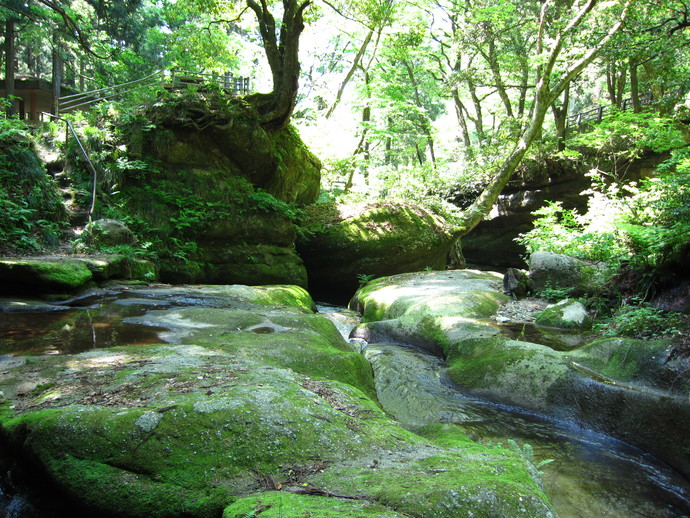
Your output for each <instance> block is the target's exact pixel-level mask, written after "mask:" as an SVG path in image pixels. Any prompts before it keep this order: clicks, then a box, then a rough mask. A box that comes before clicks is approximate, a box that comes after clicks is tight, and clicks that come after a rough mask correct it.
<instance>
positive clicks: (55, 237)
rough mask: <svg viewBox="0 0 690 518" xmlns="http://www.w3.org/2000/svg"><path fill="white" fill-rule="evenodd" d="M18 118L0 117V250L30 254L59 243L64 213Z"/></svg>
mask: <svg viewBox="0 0 690 518" xmlns="http://www.w3.org/2000/svg"><path fill="white" fill-rule="evenodd" d="M33 145H34V144H33V141H32V139H31V135H30V133H29V131H28V129H27V128H26V126H25V125H24V123H23V122H22V121H20V120H18V119H14V118H7V117H5V116H0V250H2V251H3V252H6V253H7V252H18V253H31V252H39V251H41V250H42V249H43V248H50V247H54V246H56V245H58V244H59V239H60V237H61V232H62V229H63V227H64V225H65V224H66V219H67V214H66V211H65V208H64V206H63V204H62V199H61V196H60V193H59V191H58V189H57V186H56V185H55V182H54V181H53V179H52V178H51V177H50V176H49V175H48V174H47V173H46V171H45V168H44V166H43V164H42V163H41V161H40V159H39V158H38V156H37V155H36V153H35V151H34V148H33Z"/></svg>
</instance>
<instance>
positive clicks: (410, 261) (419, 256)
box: [298, 202, 455, 293]
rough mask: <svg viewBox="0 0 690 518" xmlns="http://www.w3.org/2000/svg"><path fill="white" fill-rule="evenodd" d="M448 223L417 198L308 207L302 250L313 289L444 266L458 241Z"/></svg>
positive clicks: (346, 288) (339, 288)
mask: <svg viewBox="0 0 690 518" xmlns="http://www.w3.org/2000/svg"><path fill="white" fill-rule="evenodd" d="M454 241H455V240H454V239H453V236H452V235H451V233H450V228H449V226H448V225H447V224H446V223H445V222H444V220H443V219H442V218H441V217H440V216H438V215H436V214H434V213H433V212H432V211H430V210H428V209H426V208H424V207H421V206H419V205H416V204H413V203H400V202H396V203H377V204H351V205H338V204H335V203H318V204H315V205H311V206H309V207H307V209H306V216H305V219H304V221H303V226H302V232H301V235H300V238H299V240H298V252H299V254H300V256H301V257H302V258H303V259H304V262H305V264H306V267H307V272H308V274H309V287H310V290H311V291H316V292H317V293H318V292H319V291H321V292H325V291H331V292H333V291H335V292H339V293H352V292H353V291H354V290H355V289H356V288H357V286H358V284H359V280H360V279H361V278H372V277H380V276H384V275H392V274H396V273H404V272H413V271H418V270H424V269H429V268H431V269H435V270H438V269H444V268H445V265H446V262H447V259H448V255H449V252H450V251H451V249H452V247H453V243H454Z"/></svg>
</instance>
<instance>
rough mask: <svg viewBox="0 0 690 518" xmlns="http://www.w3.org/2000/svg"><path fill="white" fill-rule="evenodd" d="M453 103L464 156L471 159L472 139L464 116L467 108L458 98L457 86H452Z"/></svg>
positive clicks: (472, 152) (472, 153)
mask: <svg viewBox="0 0 690 518" xmlns="http://www.w3.org/2000/svg"><path fill="white" fill-rule="evenodd" d="M453 105H454V106H455V115H456V116H457V118H458V125H459V126H460V137H461V138H462V143H463V144H464V146H465V150H464V152H465V156H466V157H467V158H468V159H470V160H471V159H473V158H474V149H473V148H472V140H471V139H470V132H469V128H468V127H467V119H466V117H465V112H466V111H467V108H465V105H464V104H463V102H462V99H460V93H459V92H458V89H457V88H453Z"/></svg>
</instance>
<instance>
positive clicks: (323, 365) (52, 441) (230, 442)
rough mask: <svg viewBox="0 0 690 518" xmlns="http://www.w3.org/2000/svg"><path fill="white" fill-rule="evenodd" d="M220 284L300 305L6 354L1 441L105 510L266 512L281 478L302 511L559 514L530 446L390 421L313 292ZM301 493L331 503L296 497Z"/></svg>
mask: <svg viewBox="0 0 690 518" xmlns="http://www.w3.org/2000/svg"><path fill="white" fill-rule="evenodd" d="M208 290H210V291H211V292H214V293H215V295H214V296H216V297H220V298H222V295H221V293H222V292H225V293H226V294H227V293H229V292H231V291H235V292H237V293H238V294H240V296H241V295H242V294H243V295H244V296H245V297H246V298H251V297H252V296H255V299H256V298H261V297H267V298H269V299H270V300H271V301H273V302H275V301H282V302H287V303H289V304H291V306H282V307H277V306H261V305H254V306H250V307H247V308H245V309H241V310H240V309H233V308H232V307H228V308H215V309H214V308H177V309H174V308H173V309H170V310H168V311H151V312H149V313H148V315H147V316H146V317H144V318H145V319H148V322H149V323H156V324H158V325H161V324H162V325H164V326H166V327H168V328H169V329H170V330H171V332H175V333H177V334H174V336H175V337H176V338H177V343H178V344H177V345H174V344H169V345H152V346H147V347H141V346H129V347H115V348H111V349H104V350H94V351H90V352H86V353H81V354H78V355H73V356H52V357H36V358H17V359H10V358H7V359H5V360H4V361H3V364H2V369H1V373H0V390H2V391H3V400H2V404H1V405H0V408H1V409H2V411H1V413H0V421H1V422H2V425H1V433H2V436H3V438H4V440H6V441H7V442H8V443H9V444H12V445H13V446H14V447H16V448H18V449H20V450H21V451H23V452H24V453H25V454H26V455H28V456H29V457H31V458H32V459H34V460H35V461H36V462H37V463H39V464H40V465H42V466H43V469H44V470H45V471H46V472H47V474H48V475H49V477H50V478H51V479H52V480H53V481H54V482H55V483H56V484H57V485H58V486H59V487H60V488H61V489H62V491H63V492H64V493H65V494H66V495H67V497H68V498H69V499H70V501H73V502H78V505H80V506H83V507H86V508H87V509H88V510H89V511H90V512H92V513H98V514H99V515H103V516H128V517H144V516H146V517H161V518H163V517H174V516H179V517H182V516H184V517H197V516H198V517H204V518H205V517H211V516H219V515H220V514H221V513H222V512H223V510H224V509H225V514H226V516H233V514H229V513H235V512H236V513H242V512H245V511H244V510H243V509H245V510H246V509H263V508H261V507H257V505H259V504H258V501H259V500H260V499H261V493H263V492H265V491H267V490H268V491H269V493H267V495H268V496H267V498H268V499H269V500H270V502H271V503H272V505H273V506H272V507H270V509H271V511H270V512H274V513H275V512H281V511H280V509H281V508H280V506H278V505H277V504H276V502H277V501H278V500H277V496H275V493H274V492H272V491H275V490H276V489H280V488H282V489H283V491H285V494H286V495H288V496H287V497H286V498H288V499H289V505H292V506H295V509H297V511H295V512H297V513H300V512H304V513H305V514H303V515H300V514H292V516H308V514H306V513H317V514H314V516H317V515H319V514H318V513H319V512H321V511H319V509H324V508H325V509H329V510H328V511H322V514H321V515H320V516H328V515H329V514H327V513H335V512H337V511H338V510H342V513H349V514H341V516H361V515H362V514H361V513H367V514H368V515H372V516H391V517H394V516H397V515H413V516H468V515H469V513H470V512H475V513H476V512H478V511H481V512H484V513H486V512H488V511H486V510H487V509H489V507H492V508H494V509H495V508H500V509H506V510H507V509H510V510H511V512H512V511H515V512H518V511H524V515H526V516H540V517H541V516H551V515H550V511H549V507H548V503H547V499H546V498H545V497H544V495H543V494H542V493H541V492H540V490H539V489H538V486H537V484H536V482H535V481H534V480H532V478H531V475H530V474H529V472H528V470H527V468H526V466H525V465H524V463H523V462H522V461H521V459H520V458H519V457H517V456H515V455H512V454H511V455H507V456H504V454H503V453H502V452H500V453H498V454H497V452H496V451H495V450H493V449H491V448H486V449H485V451H484V454H482V453H481V451H480V450H482V448H484V447H481V446H477V448H478V449H477V450H473V451H472V452H471V454H468V453H470V452H469V450H468V451H465V450H463V449H462V448H456V447H446V446H443V445H436V444H433V443H432V442H430V441H429V440H427V439H425V438H423V437H422V436H420V435H417V434H414V433H412V432H410V431H408V430H405V429H404V428H402V427H400V426H399V425H398V424H397V423H395V422H394V421H393V420H391V419H390V418H389V416H387V415H386V414H385V413H384V412H383V410H382V409H381V408H380V407H379V405H378V404H377V402H376V400H375V395H374V389H373V380H372V373H371V368H370V366H369V364H368V363H367V362H366V361H365V360H364V359H363V358H362V357H361V356H360V355H359V354H358V353H355V352H353V351H352V350H351V349H350V346H349V344H347V343H346V342H345V341H344V340H343V339H342V337H341V336H340V334H339V333H338V331H337V329H336V328H335V326H334V324H333V323H332V322H331V321H330V320H328V319H326V318H324V317H321V316H320V315H315V314H312V313H310V312H309V311H308V309H307V308H308V307H311V300H310V299H309V298H308V297H305V292H303V290H301V289H299V288H294V287H269V288H264V289H262V288H253V289H243V288H237V287H234V288H233V287H227V288H226V287H211V288H208ZM245 292H246V293H245ZM171 294H172V292H171ZM189 295H190V296H192V297H193V296H195V294H194V291H193V290H192V292H190V294H189ZM196 296H198V294H196ZM234 304H237V302H235V303H234ZM242 304H249V303H248V302H246V301H244V302H242ZM228 305H232V304H230V302H228ZM482 473H483V474H484V475H481V474H482ZM489 475H491V476H489ZM484 476H485V478H482V477H484ZM305 488H307V489H308V490H309V491H310V492H311V493H313V494H314V495H317V496H318V495H322V496H321V498H319V499H317V498H315V497H314V496H313V495H293V493H299V492H300V491H304V489H305ZM323 495H338V498H335V497H328V498H326V497H323ZM278 496H279V495H278ZM245 497H247V498H249V500H242V499H243V498H245ZM238 499H240V500H239V501H238V502H237V504H236V505H235V507H234V508H233V504H232V503H233V501H235V500H238ZM252 499H255V500H252ZM243 502H244V504H246V505H244V504H243ZM254 502H256V503H254ZM274 504H275V505H274ZM345 504H347V505H345ZM242 505H244V507H242ZM252 506H253V507H252ZM497 506H498V507H497ZM233 509H235V510H233ZM283 509H285V508H283ZM264 510H265V511H269V510H268V509H264ZM507 512H508V511H506V513H507ZM376 513H378V514H376ZM367 514H365V515H367ZM333 515H335V514H333ZM485 515H486V516H489V515H488V514H485ZM238 516H241V514H238ZM268 516H270V514H269V515H268ZM506 516H507V514H506Z"/></svg>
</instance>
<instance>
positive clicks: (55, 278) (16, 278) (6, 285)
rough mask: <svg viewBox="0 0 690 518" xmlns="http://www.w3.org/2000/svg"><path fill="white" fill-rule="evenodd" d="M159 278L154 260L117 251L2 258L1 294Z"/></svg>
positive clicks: (40, 292)
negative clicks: (89, 255)
mask: <svg viewBox="0 0 690 518" xmlns="http://www.w3.org/2000/svg"><path fill="white" fill-rule="evenodd" d="M156 278H157V271H156V268H155V267H154V265H153V264H152V263H150V262H148V261H145V260H140V259H133V258H128V257H125V256H122V255H118V254H112V255H96V256H91V257H71V256H65V257H61V256H48V257H28V258H16V257H7V258H0V294H10V293H12V294H22V295H34V294H38V295H49V294H53V293H69V292H74V291H77V290H79V289H82V288H85V287H86V286H88V285H89V283H91V282H92V281H105V280H109V279H135V280H147V281H153V280H156Z"/></svg>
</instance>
